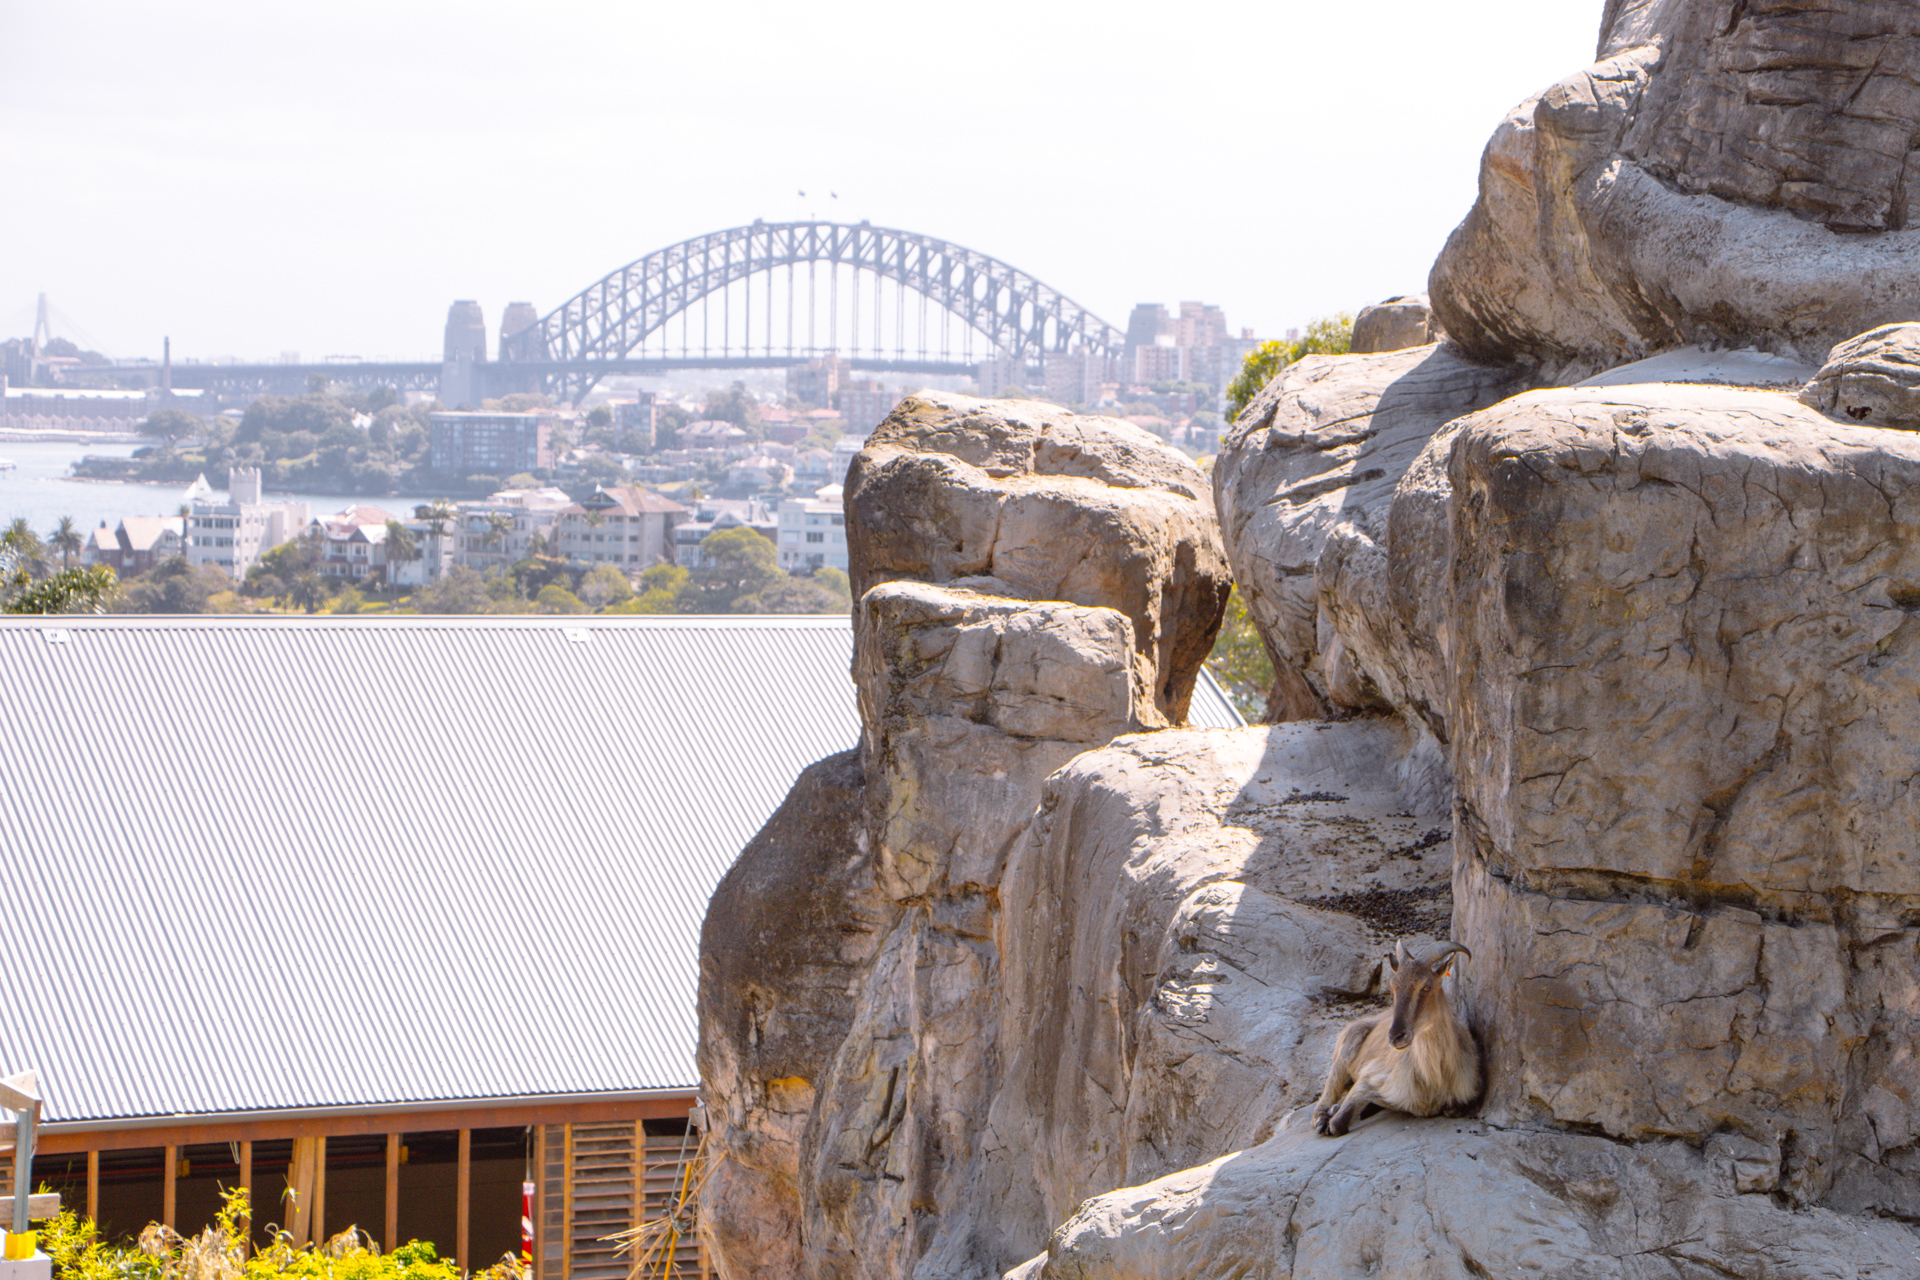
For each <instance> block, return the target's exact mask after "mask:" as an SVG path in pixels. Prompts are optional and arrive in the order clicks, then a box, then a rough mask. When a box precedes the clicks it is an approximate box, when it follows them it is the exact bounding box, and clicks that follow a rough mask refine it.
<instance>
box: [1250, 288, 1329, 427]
mask: <svg viewBox="0 0 1920 1280" xmlns="http://www.w3.org/2000/svg"><path fill="white" fill-rule="evenodd" d="M1352 349H1353V317H1352V316H1351V315H1349V314H1348V313H1347V312H1344V311H1342V312H1340V313H1339V314H1338V315H1332V316H1321V317H1320V318H1319V319H1317V320H1314V321H1312V322H1310V323H1309V324H1308V325H1307V331H1306V333H1305V334H1304V335H1302V336H1301V337H1299V338H1296V339H1294V340H1293V341H1292V342H1286V341H1281V340H1275V341H1273V342H1263V343H1261V344H1260V345H1259V346H1257V347H1255V348H1254V349H1253V350H1251V351H1249V352H1247V354H1246V357H1245V359H1243V360H1242V361H1241V362H1240V372H1239V374H1238V375H1236V376H1235V378H1234V380H1233V381H1232V382H1230V383H1228V384H1227V421H1228V422H1232V421H1233V420H1234V419H1236V418H1238V417H1239V416H1240V413H1241V411H1242V410H1244V409H1245V408H1246V407H1247V406H1248V405H1250V404H1252V403H1253V398H1254V397H1255V396H1257V395H1259V394H1260V392H1261V390H1262V389H1264V388H1265V387H1266V385H1267V383H1269V382H1271V381H1273V376H1274V375H1275V374H1276V373H1279V372H1280V371H1281V370H1282V369H1284V368H1286V367H1287V366H1288V365H1290V364H1292V363H1293V362H1294V361H1296V360H1298V359H1300V358H1301V357H1302V356H1310V355H1332V356H1338V355H1345V354H1346V353H1347V352H1348V351H1351V350H1352Z"/></svg>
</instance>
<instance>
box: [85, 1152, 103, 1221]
mask: <svg viewBox="0 0 1920 1280" xmlns="http://www.w3.org/2000/svg"><path fill="white" fill-rule="evenodd" d="M87 1217H88V1218H90V1219H91V1220H93V1221H94V1222H98V1221H100V1153H99V1152H98V1151H89V1152H87Z"/></svg>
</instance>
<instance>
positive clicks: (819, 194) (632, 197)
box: [0, 0, 1601, 360]
mask: <svg viewBox="0 0 1920 1280" xmlns="http://www.w3.org/2000/svg"><path fill="white" fill-rule="evenodd" d="M1600 9H1601V4H1600V0H1579V2H1578V3H1574V2H1572V0H1466V2H1465V3H1454V4H1439V3H1435V2H1434V0H1373V2H1372V3H1370V4H1367V5H1364V6H1362V5H1348V4H1327V3H1302V2H1301V0H1259V2H1257V3H1253V2H1241V3H1232V4H1222V3H1209V2H1208V0H1195V2H1192V3H1189V4H1186V5H1169V4H1165V3H1155V4H1144V3H1132V2H1131V0H1103V2H1102V3H1098V4H1095V3H1080V2H1078V0H1072V2H1069V0H1024V2H1019V0H974V2H970V3H968V4H965V5H958V4H946V5H931V4H924V3H923V4H917V5H901V4H897V3H877V2H868V0H815V2H814V3H809V4H796V3H748V2H745V0H700V2H699V3H692V4H676V5H664V4H658V3H652V2H651V0H649V2H643V3H631V2H630V3H588V2H586V0H542V2H541V3H539V4H529V3H526V2H525V0H515V2H514V3H495V2H494V0H461V2H460V3H457V4H456V3H408V2H407V0H326V2H325V3H309V2H308V0H273V3H261V2H260V0H243V2H239V3H225V2H215V0H179V2H178V3H174V4H167V5H159V4H154V3H152V0H135V2H131V3H129V2H125V0H105V2H95V0H60V2H59V3H52V4H50V3H47V2H46V0H0V172H4V174H5V175H6V177H5V181H4V187H3V189H4V195H3V196H0V337H16V336H25V335H26V334H27V333H28V332H29V331H30V330H31V328H32V323H33V310H34V303H35V299H36V296H37V295H38V294H39V293H41V292H45V293H46V294H47V295H48V296H49V299H50V301H51V303H52V306H53V307H54V309H55V311H56V313H57V316H58V317H59V319H56V322H55V324H54V326H53V327H54V332H55V334H56V336H66V337H70V338H73V339H75V340H76V341H80V342H82V344H83V345H87V346H92V347H95V348H97V349H99V350H102V351H105V352H107V353H108V354H110V355H113V356H116V357H120V358H130V357H140V356H153V357H156V358H157V357H158V355H159V353H160V345H161V339H162V337H163V336H171V338H172V341H173V351H174V355H175V358H176V359H181V358H215V357H222V356H240V357H245V358H274V357H276V356H277V355H278V354H279V353H281V352H285V351H298V352H300V353H301V354H302V356H303V358H305V359H309V360H312V359H319V358H323V357H325V356H328V355H349V354H350V355H358V356H362V357H369V358H370V357H376V356H384V357H388V358H394V359H437V358H438V356H439V351H440V346H441V334H442V329H443V327H444V325H445V322H446V314H447V307H448V304H449V303H451V302H452V301H453V300H454V299H456V298H475V299H478V300H479V301H480V302H481V303H482V305H483V306H484V308H485V311H486V316H487V325H488V332H489V335H490V337H491V335H493V334H494V333H495V332H496V331H497V327H498V324H499V316H500V310H501V308H502V307H503V306H504V305H505V304H506V303H507V302H509V301H514V300H520V299H526V300H529V301H532V302H533V303H534V304H535V305H536V307H537V308H538V310H539V311H540V313H541V314H545V313H546V312H547V311H549V310H551V309H552V308H554V307H556V306H558V305H559V304H561V303H562V302H563V301H565V299H566V298H568V297H569V296H571V295H573V294H575V293H577V292H579V291H580V290H581V289H583V288H585V287H586V286H588V285H589V284H591V283H592V282H593V281H595V280H597V279H598V278H600V277H601V276H603V275H605V274H607V273H608V272H610V271H613V270H615V269H617V268H618V267H620V266H622V265H623V264H625V263H627V262H630V261H632V260H634V259H636V258H639V257H642V256H644V255H645V254H647V253H649V252H651V251H653V250H655V249H659V248H662V247H664V246H667V245H669V244H673V243H675V242H677V241H680V240H683V239H686V238H688V237H690V236H695V235H699V234H702V233H705V232H709V231H716V230H720V229H722V228H725V227H730V226H738V225H742V224H745V223H749V222H751V221H753V220H754V219H755V218H765V219H767V220H768V221H779V220H786V219H793V218H800V217H807V216H819V217H822V218H833V219H836V220H839V221H846V222H855V221H859V220H860V219H862V218H865V219H869V220H871V221H872V222H874V223H876V224H878V225H883V226H890V227H897V228H901V229H904V230H908V231H915V232H921V233H924V234H928V235H934V236H939V237H942V238H945V239H948V240H951V241H956V242H958V243H960V244H963V245H966V246H968V247H970V248H973V249H976V250H979V251H980V252H983V253H987V254H990V255H992V256H994V257H997V258H1000V259H1002V260H1004V261H1006V262H1009V263H1011V264H1013V265H1014V266H1016V267H1018V268H1020V269H1021V270H1023V271H1025V272H1027V273H1029V274H1031V275H1033V276H1035V277H1037V278H1039V279H1040V280H1042V281H1044V282H1046V283H1047V284H1049V285H1051V286H1052V287H1053V288H1055V289H1057V290H1059V291H1060V292H1061V293H1064V294H1066V295H1067V296H1068V297H1070V298H1072V299H1074V300H1075V301H1076V302H1078V303H1080V304H1081V305H1083V306H1085V307H1086V308H1088V309H1089V310H1091V311H1092V312H1094V313H1095V314H1096V315H1098V316H1100V317H1101V318H1103V319H1105V320H1107V321H1109V322H1110V323H1113V324H1115V325H1118V326H1124V325H1125V324H1126V320H1127V314H1128V312H1129V311H1130V310H1131V308H1132V306H1133V305H1134V304H1135V303H1138V302H1160V303H1165V304H1168V305H1169V306H1172V305H1174V304H1177V303H1178V302H1179V301H1181V300H1187V299H1191V300H1198V301H1204V302H1209V303H1214V304H1217V305H1220V306H1221V307H1223V308H1224V309H1225V313H1226V318H1227V322H1228V324H1229V325H1230V326H1231V328H1232V329H1233V330H1235V331H1238V330H1239V329H1240V328H1242V327H1246V328H1251V329H1253V330H1255V332H1256V333H1257V334H1258V335H1259V336H1261V337H1271V336H1277V335H1279V334H1280V333H1282V332H1284V331H1285V330H1286V329H1288V328H1290V327H1294V326H1300V325H1304V324H1305V323H1306V322H1307V321H1308V320H1309V319H1311V318H1313V317H1316V316H1321V315H1326V314H1330V313H1332V312H1336V311H1342V310H1346V311H1351V310H1354V309H1357V308H1358V307H1359V306H1361V305H1364V304H1366V303H1368V302H1373V301H1378V300H1380V299H1383V298H1386V297H1390V296H1393V295H1396V294H1401V293H1408V292H1419V291H1422V290H1424V289H1425V287H1426V276H1427V270H1428V268H1429V267H1430V265H1431V264H1432V261H1433V257H1434V255H1435V254H1436V253H1437V252H1438V251H1439V249H1440V247H1441V245H1442V244H1443V243H1444V242H1445V240H1446V237H1447V234H1448V233H1449V232H1450V231H1451V230H1452V229H1453V227H1454V226H1455V225H1456V224H1458V222H1459V221H1460V219H1461V218H1462V217H1464V216H1465V214H1466V212H1467V210H1468V208H1469V207H1470V206H1471V204H1472V202H1473V196H1474V190H1475V183H1476V173H1477V168H1478V163H1479V156H1480V152H1481V149H1482V148H1483V147H1484V145H1485V143H1486V140H1487V137H1488V135H1489V134H1490V133H1491V132H1492V130H1493V128H1494V126H1495V125H1496V124H1498V122H1499V120H1500V119H1501V117H1502V116H1503V115H1504V114H1505V113H1506V112H1507V111H1508V110H1509V109H1511V108H1512V107H1513V105H1514V104H1516V103H1518V102H1519V101H1521V100H1522V99H1524V98H1525V97H1527V96H1528V95H1529V94H1532V93H1534V92H1536V91H1538V90H1540V89H1542V88H1544V87H1545V86H1547V85H1549V84H1551V83H1553V82H1554V81H1556V80H1558V79H1560V78H1562V77H1563V76H1566V75H1568V74H1570V73H1572V72H1575V71H1577V70H1579V69H1580V68H1581V67H1583V66H1585V65H1586V64H1587V63H1588V62H1590V61H1591V60H1592V57H1593V49H1594V41H1595V36H1596V31H1597V27H1598V24H1599V18H1600ZM803 189H804V190H805V191H807V192H808V193H809V198H808V199H806V200H802V199H801V198H800V197H799V196H798V194H797V193H798V192H799V191H801V190H803ZM829 191H832V192H837V193H838V199H827V198H824V196H825V193H826V192H829Z"/></svg>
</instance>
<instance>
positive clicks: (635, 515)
mask: <svg viewBox="0 0 1920 1280" xmlns="http://www.w3.org/2000/svg"><path fill="white" fill-rule="evenodd" d="M686 516H687V509H686V508H685V507H683V506H681V505H680V504H679V503H677V502H675V501H674V500H673V499H671V498H663V497H661V496H660V495H659V494H657V493H653V492H651V491H650V490H647V489H641V488H638V487H636V486H633V485H620V486H617V487H615V488H612V489H608V488H605V487H601V488H597V489H595V490H594V492H593V493H592V494H591V495H590V496H589V497H587V498H586V499H585V500H584V501H581V502H577V503H574V504H573V505H572V506H568V507H564V508H562V509H561V510H560V511H559V512H558V513H557V514H556V517H555V520H554V525H553V537H552V540H551V541H552V544H553V550H554V552H555V554H557V555H559V556H561V557H563V558H565V559H567V560H572V561H575V562H577V563H580V564H612V565H618V566H620V567H621V568H622V569H624V570H626V571H627V572H628V573H638V572H640V571H641V570H642V569H645V568H648V567H649V566H651V565H656V564H669V563H671V562H672V561H673V558H674V537H673V533H674V527H675V526H676V525H678V524H680V523H681V522H682V521H684V520H685V519H686Z"/></svg>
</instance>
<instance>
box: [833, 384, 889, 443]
mask: <svg viewBox="0 0 1920 1280" xmlns="http://www.w3.org/2000/svg"><path fill="white" fill-rule="evenodd" d="M904 399H906V396H905V395H904V394H902V393H901V392H898V391H889V390H887V389H886V388H885V387H883V386H881V385H880V384H879V383H877V382H875V381H874V380H873V379H872V378H862V379H860V380H859V381H858V382H855V383H854V384H853V385H851V386H847V387H842V388H841V389H840V393H839V394H838V395H837V396H836V397H835V398H834V405H833V407H834V408H836V409H838V410H839V411H840V418H841V421H842V422H843V423H844V424H845V430H846V432H847V434H848V435H850V436H858V437H860V438H861V439H863V440H864V439H865V438H866V437H867V436H869V435H872V434H873V429H874V428H875V427H877V426H879V425H880V424H881V423H882V422H884V421H886V418H887V415H888V414H890V413H892V412H893V406H895V405H897V404H899V403H900V402H901V401H902V400H904Z"/></svg>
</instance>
